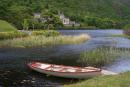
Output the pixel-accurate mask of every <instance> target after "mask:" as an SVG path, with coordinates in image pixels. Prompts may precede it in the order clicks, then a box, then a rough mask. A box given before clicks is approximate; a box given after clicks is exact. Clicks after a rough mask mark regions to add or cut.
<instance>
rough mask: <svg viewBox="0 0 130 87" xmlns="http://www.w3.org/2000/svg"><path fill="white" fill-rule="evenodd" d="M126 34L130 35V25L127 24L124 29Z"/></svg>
mask: <svg viewBox="0 0 130 87" xmlns="http://www.w3.org/2000/svg"><path fill="white" fill-rule="evenodd" d="M124 34H126V35H130V24H127V25H126V26H125V27H124Z"/></svg>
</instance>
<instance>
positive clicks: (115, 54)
mask: <svg viewBox="0 0 130 87" xmlns="http://www.w3.org/2000/svg"><path fill="white" fill-rule="evenodd" d="M129 53H130V49H125V48H122V49H119V48H113V47H101V48H96V49H94V50H91V51H87V52H83V53H81V56H80V59H79V61H80V62H82V63H83V64H84V65H88V66H103V65H105V64H110V63H111V62H114V61H115V60H116V59H117V58H122V57H123V58H127V57H129V56H130V55H129Z"/></svg>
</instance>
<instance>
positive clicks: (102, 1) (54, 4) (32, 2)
mask: <svg viewBox="0 0 130 87" xmlns="http://www.w3.org/2000/svg"><path fill="white" fill-rule="evenodd" d="M129 8H130V0H13V1H12V0H1V1H0V18H1V19H5V20H8V21H9V22H12V23H14V24H15V25H16V26H18V27H21V22H22V21H23V19H24V18H29V17H31V16H32V15H33V13H34V12H41V11H43V12H44V9H50V10H52V11H54V12H56V11H61V12H63V13H64V14H66V15H67V16H69V17H70V18H71V19H72V20H76V21H79V22H84V21H86V20H85V17H86V16H87V17H88V16H89V17H98V18H109V19H112V20H116V21H119V22H120V23H119V25H122V26H124V25H125V24H126V23H127V22H128V21H129V20H130V9H129ZM21 14H22V15H21ZM13 19H15V20H13ZM19 21H21V22H19ZM117 26H118V25H117ZM122 26H121V27H122Z"/></svg>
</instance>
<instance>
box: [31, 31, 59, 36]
mask: <svg viewBox="0 0 130 87" xmlns="http://www.w3.org/2000/svg"><path fill="white" fill-rule="evenodd" d="M31 35H33V36H37V35H43V36H46V37H48V36H58V35H60V33H59V32H58V31H55V30H37V31H32V34H31Z"/></svg>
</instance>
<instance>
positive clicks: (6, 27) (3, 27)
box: [0, 20, 17, 32]
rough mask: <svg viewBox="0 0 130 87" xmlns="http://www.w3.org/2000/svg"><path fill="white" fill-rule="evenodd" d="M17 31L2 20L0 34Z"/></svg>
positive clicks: (0, 21)
mask: <svg viewBox="0 0 130 87" xmlns="http://www.w3.org/2000/svg"><path fill="white" fill-rule="evenodd" d="M10 31H17V29H16V28H15V27H14V26H13V25H11V24H10V23H8V22H6V21H3V20H0V32H10Z"/></svg>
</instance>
